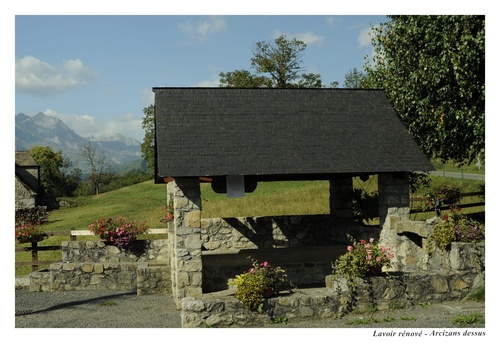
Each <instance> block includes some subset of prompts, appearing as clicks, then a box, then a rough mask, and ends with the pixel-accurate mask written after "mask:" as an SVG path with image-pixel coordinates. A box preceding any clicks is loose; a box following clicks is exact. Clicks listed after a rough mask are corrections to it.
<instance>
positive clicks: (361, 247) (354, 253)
mask: <svg viewBox="0 0 500 343" xmlns="http://www.w3.org/2000/svg"><path fill="white" fill-rule="evenodd" d="M349 238H350V239H351V241H352V245H349V246H347V253H345V254H344V255H341V256H340V257H339V258H337V260H336V261H335V263H334V264H333V266H332V267H333V272H334V273H335V274H341V275H345V276H348V277H351V278H352V277H363V276H365V275H367V274H368V273H369V272H370V271H371V270H374V269H381V268H382V267H390V266H391V259H392V258H393V257H394V254H393V253H391V252H390V250H389V248H386V247H383V246H381V245H379V243H377V242H375V240H374V239H373V238H370V239H369V241H368V242H367V241H366V240H364V239H362V240H360V241H359V242H356V240H355V239H354V238H352V237H351V236H349Z"/></svg>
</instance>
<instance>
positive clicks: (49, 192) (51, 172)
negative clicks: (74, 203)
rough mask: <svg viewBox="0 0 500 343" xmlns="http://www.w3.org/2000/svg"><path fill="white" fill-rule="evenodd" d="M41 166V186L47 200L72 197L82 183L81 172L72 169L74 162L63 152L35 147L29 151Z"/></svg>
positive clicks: (44, 147) (45, 147)
mask: <svg viewBox="0 0 500 343" xmlns="http://www.w3.org/2000/svg"><path fill="white" fill-rule="evenodd" d="M28 152H29V154H30V155H31V156H32V157H33V159H34V160H35V161H36V163H37V164H38V165H39V166H40V186H41V188H42V195H43V196H44V197H46V198H56V197H60V196H72V195H73V193H74V192H75V190H76V189H77V188H78V185H79V184H80V182H81V170H80V169H78V168H73V167H72V162H71V161H70V160H69V159H68V158H67V157H65V156H63V154H62V152H61V151H58V152H55V151H53V150H52V148H51V147H48V146H34V147H32V148H31V149H30V150H29V151H28Z"/></svg>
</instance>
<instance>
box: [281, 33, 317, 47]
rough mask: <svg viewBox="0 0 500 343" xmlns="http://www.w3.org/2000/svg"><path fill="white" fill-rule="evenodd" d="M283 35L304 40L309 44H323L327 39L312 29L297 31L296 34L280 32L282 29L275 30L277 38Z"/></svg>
mask: <svg viewBox="0 0 500 343" xmlns="http://www.w3.org/2000/svg"><path fill="white" fill-rule="evenodd" d="M281 35H284V36H286V37H287V39H291V38H296V39H297V40H300V41H303V42H304V43H306V44H307V45H312V44H321V43H323V41H324V40H325V37H323V36H319V35H317V34H315V33H314V32H312V31H308V32H302V33H295V34H292V33H283V32H280V31H275V32H274V37H275V38H278V37H279V36H281Z"/></svg>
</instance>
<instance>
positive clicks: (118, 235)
mask: <svg viewBox="0 0 500 343" xmlns="http://www.w3.org/2000/svg"><path fill="white" fill-rule="evenodd" d="M89 230H90V231H92V232H93V233H94V234H95V235H98V236H99V237H100V238H101V240H103V241H105V242H107V243H111V244H114V245H116V246H118V247H122V248H130V246H131V245H132V244H133V243H134V242H135V240H136V239H137V236H138V235H140V234H145V233H146V232H147V230H148V228H147V226H146V225H145V224H144V223H143V224H140V225H139V224H136V223H135V222H133V221H130V220H128V219H127V218H125V217H124V216H119V217H118V218H116V219H113V218H107V219H106V218H102V219H100V220H97V221H95V222H93V223H92V224H90V225H89Z"/></svg>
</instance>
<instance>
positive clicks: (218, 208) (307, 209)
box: [15, 176, 484, 275]
mask: <svg viewBox="0 0 500 343" xmlns="http://www.w3.org/2000/svg"><path fill="white" fill-rule="evenodd" d="M431 180H432V181H431V184H432V185H445V184H453V185H456V186H459V187H460V188H461V189H462V192H474V191H479V190H480V186H481V185H482V184H483V182H482V181H478V180H461V179H450V178H442V177H438V176H434V177H431ZM353 185H354V187H356V188H363V189H365V190H366V191H368V192H371V191H375V190H377V179H376V176H375V177H371V178H370V179H368V180H367V181H366V182H363V181H361V180H359V179H358V178H355V179H354V181H353ZM166 189H167V186H166V185H165V184H163V185H155V184H154V183H153V181H146V182H143V183H140V184H136V185H132V186H129V187H124V188H121V189H118V190H115V191H112V192H108V193H104V194H100V195H95V196H90V197H82V198H71V199H64V200H66V201H67V202H68V203H69V206H65V207H61V208H60V209H58V210H55V211H52V212H50V213H49V222H48V223H47V224H44V225H43V227H42V228H43V230H44V231H45V232H48V233H50V232H57V231H70V230H72V229H75V230H84V229H87V227H88V225H89V224H90V223H92V222H93V221H95V220H98V219H100V218H104V217H116V216H119V215H125V216H126V217H127V218H129V219H131V220H135V221H138V222H143V221H145V222H146V223H147V225H148V226H149V227H150V228H161V227H165V225H164V224H162V223H161V222H160V219H161V218H162V217H163V215H164V211H163V207H164V206H165V205H166ZM201 197H202V207H203V212H202V216H203V217H204V218H212V217H244V216H272V215H309V214H327V213H329V182H328V181H294V182H262V183H259V185H258V186H257V189H256V190H255V192H253V193H251V194H247V195H246V196H245V197H243V198H228V197H227V196H226V195H225V194H216V193H215V192H213V191H212V189H211V186H210V184H201ZM478 210H481V209H472V210H469V211H478ZM482 211H484V208H483V209H482ZM426 216H427V217H431V216H433V214H432V213H426V214H422V215H421V216H418V217H416V218H413V217H412V219H425V217H426ZM369 224H376V222H373V223H369ZM146 238H147V237H146ZM155 238H164V237H160V236H158V235H156V236H155ZM95 239H97V238H96V237H95V236H90V237H85V236H84V237H79V238H78V240H95ZM68 240H69V236H53V237H50V238H49V239H47V240H44V241H42V242H40V243H39V245H40V246H50V245H59V246H60V245H61V242H63V241H68ZM15 244H16V248H18V247H21V246H28V244H19V243H17V241H15ZM60 258H61V251H60V250H56V251H42V252H39V260H57V259H60ZM15 260H16V261H29V260H31V252H20V253H16V258H15ZM46 267H47V266H40V268H46ZM30 272H31V266H26V267H25V266H22V267H16V275H25V274H29V273H30Z"/></svg>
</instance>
